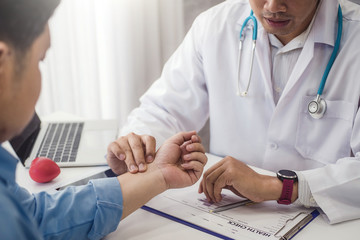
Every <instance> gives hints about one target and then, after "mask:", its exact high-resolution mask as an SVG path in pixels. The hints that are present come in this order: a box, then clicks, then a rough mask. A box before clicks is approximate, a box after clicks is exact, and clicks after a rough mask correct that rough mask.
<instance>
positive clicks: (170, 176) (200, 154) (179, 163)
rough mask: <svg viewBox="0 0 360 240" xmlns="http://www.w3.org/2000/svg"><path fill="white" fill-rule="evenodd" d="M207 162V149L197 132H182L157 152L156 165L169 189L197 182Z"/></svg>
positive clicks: (166, 142)
mask: <svg viewBox="0 0 360 240" xmlns="http://www.w3.org/2000/svg"><path fill="white" fill-rule="evenodd" d="M206 162H207V157H206V155H205V148H204V146H203V145H202V144H201V140H200V137H199V136H198V135H196V132H195V131H193V132H182V133H178V134H176V135H174V136H173V137H171V138H169V139H168V140H167V141H165V142H164V144H163V145H162V146H161V147H160V148H159V150H158V151H157V152H156V156H155V161H154V163H153V164H154V165H156V166H157V168H158V169H160V171H161V173H162V175H163V177H164V180H165V183H166V186H167V189H169V188H181V187H187V186H190V185H193V184H194V183H195V182H197V181H198V180H199V179H200V177H201V174H202V172H203V169H204V165H205V164H206Z"/></svg>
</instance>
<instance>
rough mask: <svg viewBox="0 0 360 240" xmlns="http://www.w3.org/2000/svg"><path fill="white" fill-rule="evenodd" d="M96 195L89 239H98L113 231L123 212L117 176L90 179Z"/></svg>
mask: <svg viewBox="0 0 360 240" xmlns="http://www.w3.org/2000/svg"><path fill="white" fill-rule="evenodd" d="M89 183H90V184H92V185H93V187H94V191H95V195H96V200H97V203H96V207H97V209H96V213H95V218H94V224H93V226H92V229H91V231H90V233H89V235H88V236H89V238H90V239H100V238H102V237H104V236H105V235H107V234H109V233H111V232H113V231H115V230H116V228H117V227H118V225H119V222H120V220H121V216H122V213H123V197H122V191H121V187H120V183H119V181H118V179H117V178H104V179H96V180H91V181H90V182H89Z"/></svg>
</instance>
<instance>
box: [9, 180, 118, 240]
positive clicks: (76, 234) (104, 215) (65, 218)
mask: <svg viewBox="0 0 360 240" xmlns="http://www.w3.org/2000/svg"><path fill="white" fill-rule="evenodd" d="M15 194H16V195H17V198H18V199H19V200H21V202H22V204H23V206H24V207H25V208H26V209H27V210H28V211H29V213H30V214H32V215H33V217H34V218H35V219H36V222H37V223H38V226H39V230H40V231H41V232H42V235H43V237H44V238H45V239H77V240H78V239H100V238H102V237H104V236H105V235H107V234H109V233H110V232H113V231H115V230H116V228H117V226H118V224H119V222H120V220H121V216H122V212H123V198H122V192H121V187H120V184H119V181H118V180H117V179H116V178H106V179H97V180H92V181H90V182H89V183H88V184H87V185H85V186H78V187H68V188H66V189H65V190H63V191H60V192H57V193H55V194H49V193H46V192H41V193H37V194H29V193H28V192H27V191H26V190H25V189H23V188H18V189H16V191H15Z"/></svg>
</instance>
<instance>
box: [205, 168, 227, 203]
mask: <svg viewBox="0 0 360 240" xmlns="http://www.w3.org/2000/svg"><path fill="white" fill-rule="evenodd" d="M223 172H224V171H223V170H222V168H218V169H215V170H214V171H213V172H211V173H210V174H209V175H207V177H206V183H205V188H206V192H207V194H208V196H209V197H210V199H211V201H213V202H218V201H219V200H218V198H216V197H215V192H214V191H215V186H216V184H218V183H217V181H218V178H219V177H220V176H221V175H222V174H223ZM220 200H221V199H220Z"/></svg>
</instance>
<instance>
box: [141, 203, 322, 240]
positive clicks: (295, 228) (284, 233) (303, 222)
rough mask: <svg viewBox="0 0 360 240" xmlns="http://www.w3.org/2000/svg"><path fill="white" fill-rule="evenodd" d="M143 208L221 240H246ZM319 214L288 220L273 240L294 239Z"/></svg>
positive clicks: (303, 213) (152, 209) (316, 211)
mask: <svg viewBox="0 0 360 240" xmlns="http://www.w3.org/2000/svg"><path fill="white" fill-rule="evenodd" d="M141 208H142V209H143V210H146V211H148V212H151V213H153V214H156V215H159V216H161V217H165V218H167V219H169V220H172V221H175V222H178V223H180V224H183V225H185V226H188V227H191V228H194V229H196V230H198V231H202V232H204V233H207V234H210V235H212V236H215V237H218V238H220V239H224V240H236V239H242V240H244V239H245V238H244V236H239V238H236V236H234V237H230V236H229V235H226V234H222V233H219V232H216V231H214V230H213V229H211V228H210V227H206V225H204V224H202V225H199V224H196V223H194V222H190V221H187V220H185V219H182V218H179V217H176V216H174V215H171V214H169V213H165V212H163V211H160V210H157V209H155V208H152V207H149V206H146V205H144V206H142V207H141ZM209 214H210V213H209ZM319 214H320V213H319V211H318V210H316V209H314V210H312V211H311V212H306V213H305V212H299V213H298V214H297V215H296V216H295V217H293V218H290V219H288V220H287V221H286V222H285V225H284V226H282V227H281V228H280V229H279V230H278V231H277V232H276V233H275V234H274V235H272V236H273V239H280V240H290V239H292V238H293V237H294V236H295V235H297V234H298V233H299V232H300V231H301V230H302V229H303V228H305V227H306V226H307V225H308V224H309V223H310V222H311V221H313V220H314V219H315V218H316V217H317V216H319ZM293 221H296V224H295V225H292V226H289V227H288V228H286V227H287V226H288V223H291V222H293ZM269 237H270V236H269ZM249 239H250V238H249ZM269 239H272V238H269Z"/></svg>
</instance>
